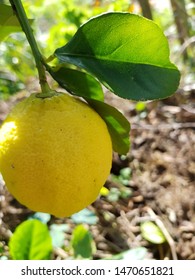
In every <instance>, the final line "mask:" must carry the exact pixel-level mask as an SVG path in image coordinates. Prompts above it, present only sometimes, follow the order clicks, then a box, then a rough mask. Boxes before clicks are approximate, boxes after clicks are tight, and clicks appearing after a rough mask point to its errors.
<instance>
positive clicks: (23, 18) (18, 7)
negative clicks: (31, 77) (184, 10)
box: [10, 0, 51, 97]
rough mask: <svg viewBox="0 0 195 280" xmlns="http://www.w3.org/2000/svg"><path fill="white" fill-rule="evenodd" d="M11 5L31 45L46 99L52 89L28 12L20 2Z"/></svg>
mask: <svg viewBox="0 0 195 280" xmlns="http://www.w3.org/2000/svg"><path fill="white" fill-rule="evenodd" d="M10 4H11V6H12V9H13V11H14V13H15V14H16V16H17V18H18V20H19V22H20V25H21V27H22V30H23V31H24V33H25V35H26V38H27V40H28V42H29V44H30V47H31V50H32V53H33V56H34V59H35V63H36V67H37V70H38V75H39V83H40V86H41V90H42V96H43V95H45V97H47V94H48V93H49V92H50V91H51V89H50V87H49V85H48V83H47V78H46V72H45V68H44V64H43V57H42V55H41V53H40V51H39V49H38V46H37V43H36V40H35V37H34V35H33V31H32V29H31V27H30V24H29V20H28V18H27V15H26V12H25V10H24V7H23V5H22V2H21V1H20V0H10Z"/></svg>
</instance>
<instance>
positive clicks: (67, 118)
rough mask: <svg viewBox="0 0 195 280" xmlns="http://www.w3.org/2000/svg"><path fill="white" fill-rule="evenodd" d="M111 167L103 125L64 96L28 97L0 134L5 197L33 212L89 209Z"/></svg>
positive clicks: (82, 104) (76, 101) (0, 168)
mask: <svg viewBox="0 0 195 280" xmlns="http://www.w3.org/2000/svg"><path fill="white" fill-rule="evenodd" d="M111 162H112V143H111V138H110V135H109V132H108V129H107V126H106V124H105V122H104V121H103V119H102V118H101V117H100V116H99V115H98V114H97V113H96V112H95V111H94V110H93V109H92V108H91V107H90V106H88V105H87V103H85V102H83V101H81V100H80V99H78V98H75V97H72V96H69V95H67V94H61V93H59V94H57V93H56V94H55V95H54V96H53V97H49V98H38V97H37V95H36V94H32V95H31V96H30V97H29V98H26V99H25V100H23V101H22V102H20V103H18V104H17V105H16V106H15V107H14V109H13V110H12V112H11V113H10V114H9V115H8V117H7V118H6V120H5V121H4V123H3V125H2V127H1V129H0V172H1V173H2V176H3V178H4V180H5V183H6V186H7V188H8V190H9V191H10V193H12V194H13V195H14V196H15V197H16V199H18V201H20V202H21V203H22V204H24V205H25V206H27V207H28V208H30V209H32V210H34V211H40V212H47V213H51V214H53V215H55V216H58V217H62V216H70V215H71V214H73V213H75V212H77V211H79V210H81V209H83V208H84V207H86V206H87V205H89V204H91V203H92V202H93V201H95V199H96V198H97V196H98V194H99V191H100V189H101V187H102V185H103V184H104V182H105V181H106V179H107V176H108V175H109V172H110V168H111Z"/></svg>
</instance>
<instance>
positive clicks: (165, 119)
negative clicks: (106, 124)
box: [0, 89, 195, 260]
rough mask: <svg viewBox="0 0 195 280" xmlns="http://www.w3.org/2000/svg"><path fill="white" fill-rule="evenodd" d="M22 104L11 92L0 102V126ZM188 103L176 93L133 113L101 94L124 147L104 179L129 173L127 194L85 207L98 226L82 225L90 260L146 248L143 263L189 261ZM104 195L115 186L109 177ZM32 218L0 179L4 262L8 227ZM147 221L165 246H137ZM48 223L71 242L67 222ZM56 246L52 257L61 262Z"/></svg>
mask: <svg viewBox="0 0 195 280" xmlns="http://www.w3.org/2000/svg"><path fill="white" fill-rule="evenodd" d="M21 98H23V94H17V95H16V96H14V97H12V98H11V99H9V100H8V101H6V102H5V101H0V121H2V120H3V119H4V118H5V116H6V114H7V113H8V112H9V110H10V108H11V106H13V104H15V103H16V102H18V101H19V100H20V99H21ZM194 101H195V96H194V90H193V89H189V90H188V91H184V90H181V89H180V90H179V91H178V92H177V93H176V94H175V95H173V96H172V97H170V98H168V99H165V100H163V101H155V102H146V108H145V109H144V110H143V111H141V112H138V111H137V110H136V103H135V102H132V101H128V100H124V99H121V98H118V97H117V96H115V95H113V94H111V93H108V92H107V93H106V102H107V103H109V104H111V105H113V106H115V107H116V108H118V109H119V110H120V111H121V112H122V113H123V114H124V115H125V116H126V118H127V119H128V120H129V121H130V123H131V133H130V138H131V149H130V151H129V153H128V154H127V156H126V157H124V156H119V155H118V154H116V153H114V155H113V165H112V170H111V173H112V174H114V175H119V173H120V170H121V169H123V168H125V167H129V168H130V169H131V172H132V174H131V177H130V179H129V180H128V182H127V183H126V188H128V189H129V190H130V191H131V195H130V196H128V197H126V198H119V199H118V200H117V201H109V200H108V199H107V197H101V198H98V199H97V200H96V202H94V203H93V204H92V205H90V206H89V209H91V210H93V211H94V212H95V213H96V215H97V216H98V219H99V220H98V223H97V224H95V225H88V227H89V230H90V232H91V233H92V236H93V238H94V241H95V243H96V248H97V250H96V253H94V257H93V258H94V259H100V258H109V257H111V256H112V255H115V254H118V253H120V252H123V251H126V250H128V249H132V248H138V247H145V248H147V252H148V253H147V258H150V259H168V260H171V259H180V260H195V115H194V113H195V107H194V105H193V104H195V103H194ZM106 187H107V188H108V189H112V188H119V187H120V186H119V183H118V182H117V181H115V180H113V176H110V177H109V178H108V180H107V182H106ZM32 213H33V212H32V211H30V210H29V209H27V208H25V207H24V206H22V205H21V204H20V203H19V202H17V201H16V200H15V199H14V198H13V197H12V196H11V194H10V193H9V192H8V190H7V189H6V187H5V186H4V183H3V180H2V179H0V245H1V247H3V250H1V251H2V252H3V253H1V252H0V256H1V254H3V255H6V256H7V257H8V258H10V256H9V250H8V246H7V244H8V241H9V238H10V236H11V234H12V232H13V231H14V230H15V228H16V226H17V225H19V224H20V223H21V222H22V221H24V220H26V218H27V217H28V216H29V215H31V214H32ZM143 221H154V222H155V223H156V224H157V225H158V226H159V228H160V229H161V231H162V232H163V233H164V235H165V236H166V240H167V242H165V243H163V244H161V245H157V244H153V243H151V242H149V241H147V240H145V239H144V238H143V236H142V234H141V228H140V225H141V222H143ZM51 223H67V224H69V225H70V230H69V232H67V233H66V241H65V242H66V244H68V243H69V241H70V239H71V233H72V230H73V229H74V226H75V225H74V223H73V222H72V220H71V219H69V218H64V219H57V218H55V217H52V219H51V220H50V224H51ZM67 257H68V253H67V252H66V251H65V250H63V249H62V248H59V250H58V249H56V250H55V251H54V252H53V259H66V258H67Z"/></svg>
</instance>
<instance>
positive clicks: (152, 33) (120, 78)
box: [54, 12, 180, 100]
mask: <svg viewBox="0 0 195 280" xmlns="http://www.w3.org/2000/svg"><path fill="white" fill-rule="evenodd" d="M54 54H55V55H56V57H57V58H58V59H59V60H60V62H61V63H64V62H66V63H70V64H74V65H76V66H78V67H80V68H84V69H85V70H87V71H88V72H90V73H91V74H92V75H94V76H95V77H97V78H98V79H99V80H100V82H102V83H103V84H104V85H105V86H106V87H108V88H109V89H110V90H111V91H113V92H114V93H115V94H117V95H119V96H121V97H123V98H127V99H134V100H149V99H151V100H153V99H160V98H165V97H167V96H169V95H171V94H173V93H174V92H175V90H176V89H177V87H178V84H179V79H180V73H179V71H178V69H177V67H176V66H175V65H174V64H172V63H171V62H170V60H169V46H168V42H167V39H166V37H165V36H164V34H163V32H162V30H161V29H160V28H159V27H158V25H157V24H155V23H154V22H153V21H150V20H148V19H146V18H144V17H141V16H138V15H135V14H130V13H120V12H116V13H106V14H102V15H100V16H97V17H94V18H92V19H91V20H89V21H88V22H86V23H85V24H83V25H82V26H81V27H80V28H79V29H78V31H77V32H76V34H75V35H74V36H73V38H72V39H71V40H70V41H69V42H68V43H67V44H66V45H65V46H63V47H61V48H58V49H57V50H56V51H55V53H54Z"/></svg>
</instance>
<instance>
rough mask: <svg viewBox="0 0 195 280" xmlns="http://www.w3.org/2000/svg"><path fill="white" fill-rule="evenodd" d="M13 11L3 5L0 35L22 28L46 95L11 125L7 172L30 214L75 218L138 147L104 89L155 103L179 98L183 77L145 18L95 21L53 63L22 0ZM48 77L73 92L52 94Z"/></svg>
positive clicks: (1, 152) (6, 127)
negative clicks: (115, 164)
mask: <svg viewBox="0 0 195 280" xmlns="http://www.w3.org/2000/svg"><path fill="white" fill-rule="evenodd" d="M10 4H11V6H7V5H4V4H2V5H1V11H3V20H2V17H1V12H0V19H1V20H0V31H2V28H3V31H4V34H5V36H7V35H8V34H9V33H10V32H11V31H12V30H13V31H16V30H18V28H19V29H20V26H21V28H22V30H23V31H24V32H25V34H26V37H27V40H28V42H29V44H30V46H31V49H32V53H33V55H34V58H35V62H36V67H37V70H38V75H39V81H40V87H41V91H40V92H39V93H36V94H32V95H31V96H30V97H29V98H27V99H25V100H24V101H22V102H21V103H19V104H18V105H16V107H15V108H14V109H13V111H12V112H11V113H10V114H9V115H8V117H7V118H6V120H5V121H4V124H3V125H2V127H1V129H0V172H1V173H2V175H3V178H4V180H5V183H6V186H7V187H8V189H9V190H10V192H11V193H12V194H13V195H14V196H15V197H16V198H17V199H18V200H19V201H20V202H21V203H23V204H24V205H26V206H27V207H29V208H31V209H32V210H34V211H42V212H48V213H51V214H54V215H56V216H69V215H71V214H72V213H74V212H77V211H79V210H81V209H82V208H84V207H85V206H87V205H89V204H90V203H92V202H93V201H94V200H95V199H96V197H97V196H98V193H99V191H100V188H101V187H102V185H103V184H104V182H105V180H106V179H107V177H108V175H109V172H110V168H111V163H112V150H114V151H115V152H118V153H119V154H126V153H127V152H128V151H129V147H130V140H129V132H130V124H129V122H128V121H127V120H126V119H125V117H124V116H123V115H122V114H121V112H119V111H118V110H117V109H116V108H114V107H112V106H110V105H108V104H106V103H105V102H104V93H103V90H102V86H101V85H104V86H105V87H106V88H108V89H109V90H110V91H112V92H113V93H114V94H117V95H118V96H120V97H122V98H126V99H133V100H154V99H161V98H166V97H168V96H170V95H171V94H173V93H174V91H175V90H176V89H177V87H178V84H179V79H180V74H179V71H178V69H177V67H176V66H175V65H174V64H173V63H172V62H171V61H170V59H169V46H168V42H167V39H166V37H165V36H164V34H163V32H162V31H161V29H160V28H159V27H158V26H157V25H156V24H155V23H154V22H152V21H150V20H147V19H145V18H143V17H141V16H138V15H135V14H131V13H121V12H115V13H106V14H102V15H99V16H97V17H94V18H92V19H90V20H89V21H87V22H86V23H85V24H83V25H82V26H81V27H79V28H78V31H77V32H76V33H75V35H74V36H73V37H72V39H71V40H70V41H69V42H68V43H67V44H66V45H65V46H62V47H59V48H57V49H56V50H55V51H54V53H53V54H52V55H51V56H50V57H49V58H48V59H45V58H44V56H43V55H42V54H41V53H40V51H39V49H38V46H37V43H36V40H35V38H34V36H33V33H32V30H31V27H30V26H29V21H28V19H27V17H26V14H25V11H24V8H23V5H22V3H21V1H20V0H10ZM10 18H11V21H10ZM10 24H11V26H10ZM5 36H2V39H3V38H4V37H5ZM0 39H1V38H0ZM51 62H52V64H51ZM46 72H48V73H49V74H50V75H51V76H52V77H53V79H54V80H56V81H57V82H58V84H59V86H60V87H62V88H63V89H65V90H66V92H67V93H57V92H54V91H53V90H52V89H50V87H49V85H48V83H47V78H46ZM81 97H82V101H81V99H80V98H81Z"/></svg>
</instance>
